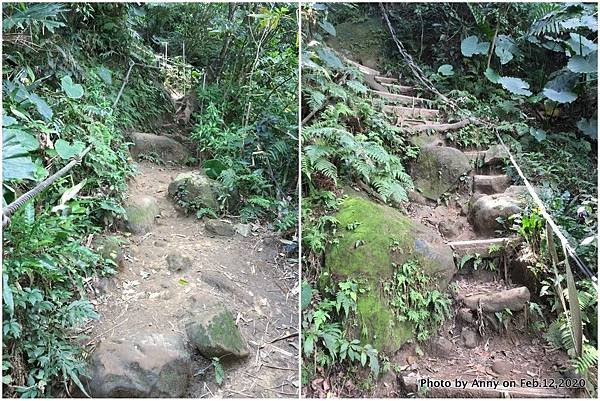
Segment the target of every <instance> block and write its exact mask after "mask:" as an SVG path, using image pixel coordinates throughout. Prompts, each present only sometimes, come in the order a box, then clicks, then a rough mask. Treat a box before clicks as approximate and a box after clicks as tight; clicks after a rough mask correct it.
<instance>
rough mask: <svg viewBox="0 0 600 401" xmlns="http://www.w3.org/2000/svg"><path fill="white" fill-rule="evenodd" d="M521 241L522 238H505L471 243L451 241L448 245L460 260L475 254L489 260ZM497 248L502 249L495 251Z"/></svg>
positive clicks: (471, 241)
mask: <svg viewBox="0 0 600 401" xmlns="http://www.w3.org/2000/svg"><path fill="white" fill-rule="evenodd" d="M520 241H521V238H520V237H503V238H490V239H478V240H470V241H451V242H448V243H447V244H448V245H449V246H450V248H452V250H453V251H454V253H455V254H456V255H457V256H458V257H459V258H462V257H463V256H465V255H474V254H478V255H479V256H480V257H482V258H489V257H496V256H499V255H500V252H503V251H504V248H505V247H506V246H509V245H510V246H512V245H514V244H517V243H518V242H520ZM490 247H492V251H493V252H490ZM497 247H500V249H499V250H498V251H494V249H495V248H497Z"/></svg>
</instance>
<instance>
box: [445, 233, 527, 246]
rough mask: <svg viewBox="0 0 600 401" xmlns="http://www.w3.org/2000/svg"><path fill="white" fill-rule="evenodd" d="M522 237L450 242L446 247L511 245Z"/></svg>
mask: <svg viewBox="0 0 600 401" xmlns="http://www.w3.org/2000/svg"><path fill="white" fill-rule="evenodd" d="M520 240H521V237H517V236H513V237H502V238H489V239H475V240H468V241H448V242H446V245H449V246H451V247H453V248H454V247H469V246H477V245H493V244H509V243H511V242H517V241H520Z"/></svg>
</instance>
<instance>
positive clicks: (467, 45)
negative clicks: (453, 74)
mask: <svg viewBox="0 0 600 401" xmlns="http://www.w3.org/2000/svg"><path fill="white" fill-rule="evenodd" d="M489 48H490V43H489V42H480V41H479V38H478V37H477V36H469V37H467V38H465V39H463V41H462V42H460V51H461V53H462V54H463V56H465V57H471V56H473V55H474V54H486V53H487V52H488V50H489Z"/></svg>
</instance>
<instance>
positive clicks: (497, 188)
mask: <svg viewBox="0 0 600 401" xmlns="http://www.w3.org/2000/svg"><path fill="white" fill-rule="evenodd" d="M510 185H511V179H510V177H509V176H507V175H505V174H500V175H474V176H473V192H479V193H482V194H486V195H493V194H500V193H503V192H504V191H505V190H506V188H508V187H510Z"/></svg>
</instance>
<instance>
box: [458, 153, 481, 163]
mask: <svg viewBox="0 0 600 401" xmlns="http://www.w3.org/2000/svg"><path fill="white" fill-rule="evenodd" d="M463 153H464V154H465V156H467V157H468V158H469V160H472V161H473V160H475V161H477V160H481V162H482V163H483V161H484V159H485V150H468V151H466V152H463Z"/></svg>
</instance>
